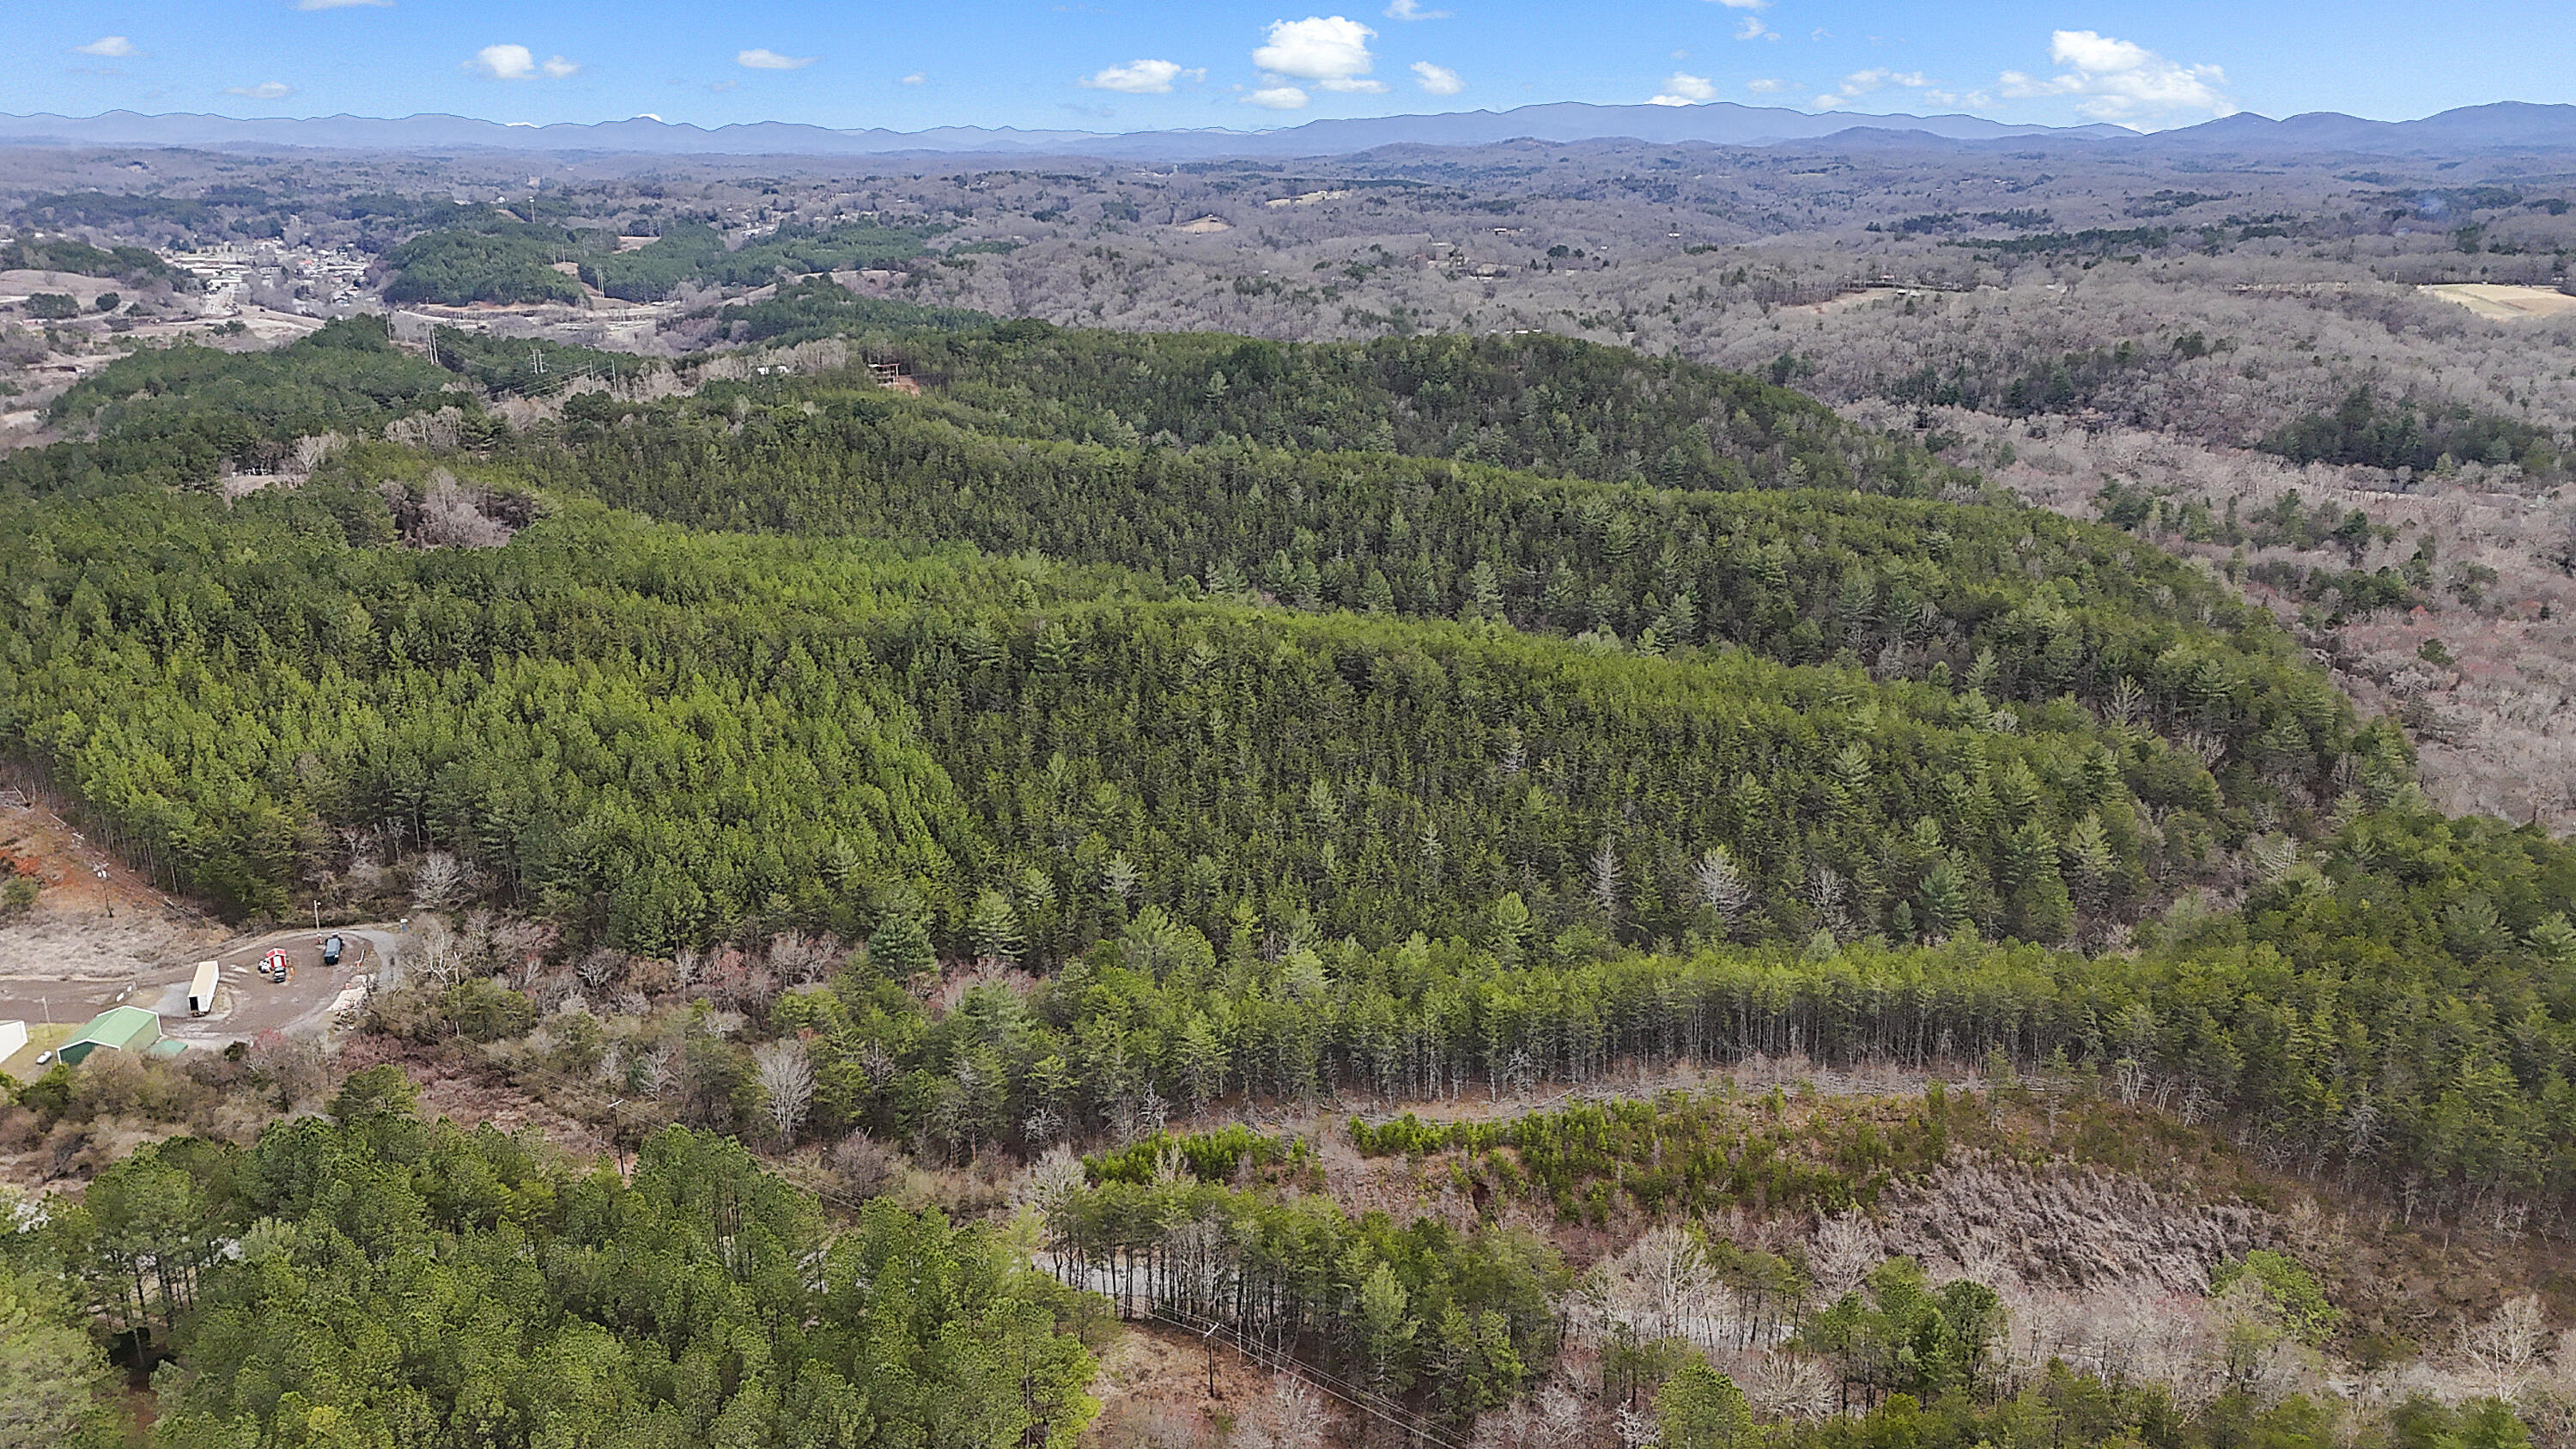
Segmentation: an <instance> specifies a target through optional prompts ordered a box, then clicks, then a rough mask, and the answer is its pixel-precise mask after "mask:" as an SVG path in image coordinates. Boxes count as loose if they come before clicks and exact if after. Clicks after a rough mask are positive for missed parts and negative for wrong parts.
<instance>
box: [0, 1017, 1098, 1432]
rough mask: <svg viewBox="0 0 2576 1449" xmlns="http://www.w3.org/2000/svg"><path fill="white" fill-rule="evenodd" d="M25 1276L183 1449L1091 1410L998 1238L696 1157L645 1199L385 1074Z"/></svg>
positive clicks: (649, 1181)
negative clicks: (90, 1339) (138, 1365)
mask: <svg viewBox="0 0 2576 1449" xmlns="http://www.w3.org/2000/svg"><path fill="white" fill-rule="evenodd" d="M10 1267H15V1268H17V1269H19V1270H21V1271H26V1270H33V1269H40V1268H54V1269H57V1270H59V1271H62V1272H63V1273H64V1274H65V1275H66V1276H67V1277H68V1278H69V1279H70V1280H71V1281H72V1282H73V1283H75V1284H77V1285H78V1287H79V1291H80V1292H81V1294H82V1296H83V1298H84V1299H86V1300H88V1301H89V1302H90V1303H92V1304H94V1305H95V1307H96V1309H97V1311H98V1312H100V1313H101V1314H102V1316H103V1317H104V1318H105V1320H106V1321H107V1323H108V1324H110V1325H112V1326H114V1327H115V1328H116V1329H117V1330H118V1331H120V1332H122V1333H130V1334H138V1335H140V1336H142V1337H143V1338H144V1339H145V1340H159V1341H161V1342H163V1343H165V1344H166V1345H167V1347H168V1349H169V1350H171V1351H173V1352H175V1353H176V1354H177V1355H178V1357H179V1358H180V1360H181V1361H182V1362H184V1363H186V1364H187V1366H188V1370H189V1372H188V1374H187V1377H186V1379H185V1382H184V1386H175V1385H174V1392H172V1393H171V1394H170V1396H168V1397H167V1398H165V1399H164V1400H163V1401H162V1404H161V1411H160V1414H161V1417H160V1424H159V1427H158V1434H159V1436H160V1437H159V1439H158V1441H157V1442H161V1443H167V1444H187V1445H266V1444H315V1445H319V1444H390V1443H401V1444H413V1445H421V1446H455V1449H467V1446H490V1445H529V1446H534V1445H541V1444H596V1445H603V1446H608V1445H614V1446H618V1449H628V1446H633V1449H655V1446H669V1449H682V1446H690V1445H705V1444H745V1445H749V1444H775V1443H798V1444H813V1445H850V1446H856V1445H861V1444H973V1445H1003V1444H1028V1445H1047V1446H1051V1449H1055V1446H1069V1445H1071V1444H1072V1443H1073V1442H1074V1436H1075V1434H1076V1433H1077V1432H1078V1431H1079V1430H1080V1429H1081V1428H1082V1426H1083V1424H1084V1423H1085V1422H1086V1421H1087V1420H1088V1419H1089V1418H1090V1416H1091V1413H1092V1410H1093V1405H1092V1404H1091V1402H1090V1401H1089V1400H1088V1399H1087V1398H1086V1396H1085V1394H1084V1384H1085V1382H1086V1380H1087V1379H1088V1378H1089V1376H1090V1368H1091V1364H1090V1357H1089V1355H1088V1354H1087V1353H1086V1352H1085V1350H1084V1348H1083V1346H1082V1345H1081V1343H1080V1342H1079V1341H1078V1340H1077V1339H1075V1338H1074V1337H1072V1336H1071V1335H1070V1334H1068V1333H1066V1332H1064V1331H1062V1330H1063V1327H1064V1325H1065V1324H1066V1323H1067V1322H1068V1321H1069V1318H1070V1315H1071V1314H1072V1313H1073V1312H1074V1311H1075V1308H1076V1303H1075V1299H1076V1295H1074V1294H1071V1293H1068V1292H1066V1291H1064V1290H1062V1289H1060V1288H1058V1287H1057V1286H1056V1285H1055V1284H1054V1283H1052V1282H1050V1281H1049V1280H1047V1279H1046V1278H1045V1277H1043V1276H1041V1275H1039V1274H1037V1273H1034V1272H1032V1271H1031V1270H1030V1269H1029V1267H1028V1266H1027V1265H1026V1264H1025V1263H1024V1262H1021V1261H1017V1260H1015V1259H1014V1257H1013V1255H1012V1254H1011V1253H1010V1251H1009V1249H1008V1248H1007V1246H1006V1245H1005V1244H1004V1243H1003V1242H1002V1241H1001V1240H1000V1238H999V1236H998V1235H997V1234H996V1233H994V1232H993V1231H992V1230H990V1229H989V1228H986V1227H981V1226H969V1227H963V1228H959V1227H952V1226H951V1225H950V1224H949V1223H947V1222H946V1221H944V1220H942V1219H941V1218H940V1217H939V1216H938V1215H937V1214H935V1213H934V1214H922V1215H916V1214H913V1213H908V1212H905V1211H904V1210H903V1209H901V1208H899V1207H897V1206H895V1204H893V1203H891V1202H886V1201H879V1202H877V1203H874V1204H872V1205H870V1206H868V1207H867V1208H866V1209H865V1210H863V1211H862V1212H861V1213H860V1214H859V1215H858V1218H857V1220H856V1221H855V1222H854V1223H850V1224H848V1225H847V1226H845V1227H841V1228H837V1229H836V1228H834V1227H833V1226H831V1225H830V1224H828V1223H827V1222H826V1221H825V1219H824V1216H823V1213H822V1211H821V1210H820V1205H819V1204H818V1203H817V1202H816V1201H815V1199H814V1197H813V1196H812V1195H811V1194H810V1193H806V1192H801V1191H798V1190H797V1189H795V1188H792V1187H790V1186H788V1185H787V1184H786V1183H784V1182H781V1181H779V1180H778V1179H777V1178H775V1177H772V1176H770V1175H768V1174H766V1173H765V1172H763V1171H762V1170H761V1169H760V1167H759V1166H758V1164H756V1163H755V1162H754V1161H753V1160H752V1159H751V1157H750V1155H749V1154H748V1153H747V1152H745V1151H744V1150H743V1148H742V1147H741V1145H740V1144H738V1143H734V1142H729V1141H725V1140H722V1139H718V1138H711V1137H706V1136H702V1135H699V1134H694V1133H690V1132H688V1131H685V1130H682V1129H673V1130H671V1131H669V1132H667V1133H664V1134H662V1135H659V1136H657V1137H655V1138H654V1139H653V1140H652V1141H650V1142H648V1143H646V1144H645V1145H644V1146H643V1148H642V1150H641V1151H640V1152H639V1153H638V1154H637V1157H636V1161H635V1164H634V1170H633V1173H632V1176H631V1177H628V1176H625V1175H622V1174H621V1173H619V1172H617V1171H614V1170H612V1169H611V1168H610V1167H608V1166H607V1165H604V1164H601V1165H591V1164H584V1163H581V1162H578V1161H573V1160H568V1159H566V1158H564V1157H562V1156H560V1155H559V1154H555V1153H552V1152H550V1151H548V1150H547V1149H545V1148H543V1147H542V1146H540V1145H538V1144H535V1143H533V1142H530V1141H527V1140H524V1139H516V1138H511V1137H506V1136H504V1135H502V1134H500V1133H498V1132H494V1131H491V1130H489V1129H488V1128H487V1129H484V1130H481V1131H476V1132H467V1131H463V1130H461V1129H459V1128H457V1127H456V1126H455V1125H454V1124H452V1123H447V1122H440V1123H437V1124H434V1125H433V1124H429V1123H424V1122H422V1121H421V1120H419V1118H418V1117H416V1116H415V1115H414V1114H413V1112H412V1107H411V1088H410V1086H409V1084H408V1083H407V1082H405V1081H404V1079H403V1077H402V1074H401V1073H400V1071H399V1070H397V1069H395V1068H391V1067H378V1068H374V1069H372V1070H371V1071H367V1072H362V1073H359V1074H358V1075H356V1076H355V1077H353V1078H352V1079H351V1080H350V1081H349V1082H348V1083H347V1084H346V1085H345V1086H343V1087H342V1089H341V1090H340V1092H339V1094H338V1096H337V1098H336V1099H335V1100H334V1101H333V1102H332V1103H331V1112H330V1115H329V1116H327V1117H323V1116H316V1117H308V1118H305V1119H303V1120H301V1121H297V1122H293V1123H285V1124H280V1125H278V1126H276V1127H273V1128H271V1129H269V1130H268V1131H266V1132H264V1133H262V1134H261V1135H260V1137H259V1139H258V1141H257V1142H256V1143H254V1144H253V1145H252V1146H250V1147H249V1148H247V1149H242V1148H235V1147H231V1146H228V1145H226V1144H223V1143H218V1142H206V1141H199V1140H193V1139H182V1140H178V1141H173V1142H168V1143H164V1144H161V1145H159V1146H158V1147H154V1148H147V1149H146V1150H144V1151H142V1152H139V1153H137V1154H135V1155H134V1156H132V1157H129V1158H127V1159H125V1160H124V1161H122V1162H120V1163H118V1164H117V1165H116V1166H115V1167H113V1168H112V1169H110V1170H109V1171H107V1172H105V1173H103V1174H101V1175H100V1176H99V1177H98V1179H97V1180H96V1181H94V1182H92V1183H91V1184H89V1188H88V1191H87V1192H86V1193H85V1194H84V1196H83V1197H82V1199H81V1201H80V1202H79V1203H78V1204H77V1205H75V1206H70V1207H68V1208H66V1209H64V1210H61V1211H59V1212H57V1213H56V1214H54V1215H52V1216H51V1218H50V1220H44V1221H41V1223H40V1224H39V1225H31V1224H29V1223H28V1222H25V1221H11V1220H0V1270H5V1269H7V1268H10ZM10 1327H11V1331H12V1332H13V1333H15V1332H16V1331H17V1328H18V1325H17V1324H16V1323H15V1322H12V1323H11V1325H10ZM85 1387H86V1385H83V1384H80V1383H78V1382H77V1381H76V1380H75V1381H72V1382H66V1383H62V1384H60V1385H58V1386H57V1388H58V1390H59V1391H60V1393H61V1394H62V1396H63V1398H65V1399H70V1398H72V1397H73V1396H74V1395H75V1394H77V1393H78V1392H79V1391H80V1390H81V1389H82V1388H85ZM11 1407H12V1409H13V1410H16V1409H19V1408H21V1407H23V1401H19V1402H13V1403H12V1404H11ZM76 1417H86V1416H82V1415H77V1414H76V1413H74V1412H68V1411H67V1412H64V1413H62V1414H61V1415H60V1416H59V1417H56V1418H54V1419H52V1420H51V1421H50V1422H31V1421H27V1420H19V1421H17V1422H15V1423H13V1425H12V1427H13V1428H17V1427H24V1428H27V1429H30V1430H34V1431H39V1432H43V1431H48V1430H52V1431H57V1432H58V1431H59V1430H60V1429H61V1428H67V1427H70V1425H69V1422H68V1421H70V1420H72V1419H74V1418H76ZM22 1442H30V1443H32V1442H48V1443H54V1442H66V1441H65V1440H56V1439H52V1438H50V1437H49V1438H47V1439H44V1440H42V1441H37V1440H26V1441H22ZM71 1442H81V1441H71ZM86 1442H107V1441H106V1440H105V1439H103V1438H102V1439H99V1440H90V1441H86Z"/></svg>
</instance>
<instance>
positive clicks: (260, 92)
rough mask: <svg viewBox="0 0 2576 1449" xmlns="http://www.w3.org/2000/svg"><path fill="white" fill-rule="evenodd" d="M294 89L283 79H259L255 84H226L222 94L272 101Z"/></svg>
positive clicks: (290, 92)
mask: <svg viewBox="0 0 2576 1449" xmlns="http://www.w3.org/2000/svg"><path fill="white" fill-rule="evenodd" d="M294 89H295V88H294V87H293V86H290V85H288V84H287V83H286V82H284V81H261V82H260V83H259V84H258V85H255V86H226V87H224V94H225V95H228V96H248V97H250V98H251V99H252V100H254V101H273V100H276V99H277V98H278V97H279V96H283V95H289V94H292V93H293V92H294Z"/></svg>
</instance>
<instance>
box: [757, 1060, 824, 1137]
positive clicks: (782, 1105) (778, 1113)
mask: <svg viewBox="0 0 2576 1449" xmlns="http://www.w3.org/2000/svg"><path fill="white" fill-rule="evenodd" d="M751 1061H752V1069H753V1072H754V1074H755V1075H756V1076H757V1077H758V1078H759V1080H760V1090H761V1093H762V1095H763V1097H764V1098H765V1099H766V1101H765V1110H766V1111H767V1112H768V1113H769V1124H770V1125H771V1126H772V1127H775V1128H776V1129H778V1140H779V1142H780V1143H781V1144H783V1145H786V1146H791V1147H792V1146H794V1145H795V1143H796V1129H797V1128H799V1127H802V1126H804V1125H805V1110H806V1109H807V1108H808V1107H810V1106H812V1105H813V1103H814V1059H813V1058H812V1057H811V1056H808V1055H807V1054H806V1051H805V1043H803V1042H801V1041H798V1040H797V1039H795V1038H794V1037H782V1038H780V1039H779V1040H777V1041H773V1042H764V1043H762V1044H761V1045H759V1046H756V1047H754V1048H752V1050H751Z"/></svg>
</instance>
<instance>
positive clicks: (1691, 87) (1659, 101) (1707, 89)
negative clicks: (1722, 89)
mask: <svg viewBox="0 0 2576 1449" xmlns="http://www.w3.org/2000/svg"><path fill="white" fill-rule="evenodd" d="M1716 99H1717V85H1716V83H1715V82H1713V81H1711V80H1710V79H1709V78H1708V77H1707V76H1704V75H1684V74H1682V73H1681V72H1680V71H1674V72H1673V73H1672V74H1671V75H1668V76H1666V77H1664V90H1663V94H1661V95H1657V96H1649V97H1647V98H1646V104H1647V105H1650V106H1695V105H1698V104H1699V103H1700V102H1702V101H1713V100H1716Z"/></svg>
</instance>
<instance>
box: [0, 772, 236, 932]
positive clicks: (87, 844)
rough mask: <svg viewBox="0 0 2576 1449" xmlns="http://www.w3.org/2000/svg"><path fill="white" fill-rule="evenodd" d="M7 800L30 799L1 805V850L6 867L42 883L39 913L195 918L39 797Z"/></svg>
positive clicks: (192, 911) (188, 910) (192, 913)
mask: <svg viewBox="0 0 2576 1449" xmlns="http://www.w3.org/2000/svg"><path fill="white" fill-rule="evenodd" d="M13 788H23V787H13ZM7 798H31V799H32V800H33V803H32V804H29V805H26V806H23V807H12V806H9V805H5V804H0V852H5V855H6V859H7V862H8V865H9V867H10V868H12V869H14V870H16V871H17V872H18V873H19V874H21V875H31V876H34V877H35V878H36V879H37V880H39V881H42V882H43V883H44V887H45V893H44V897H43V900H42V908H43V909H46V910H51V911H56V912H61V913H64V914H102V915H103V914H106V913H109V912H115V913H117V914H120V915H126V914H150V915H154V916H159V915H164V914H179V915H187V916H195V915H196V914H197V913H196V912H195V911H194V910H193V909H191V908H189V907H187V906H184V905H181V904H180V903H178V902H176V901H173V900H172V899H171V898H170V897H168V896H166V895H164V894H162V893H161V891H160V890H159V889H158V888H156V887H155V886H154V885H153V884H152V883H151V882H150V881H148V880H145V879H144V878H143V877H142V876H140V875H137V874H136V873H135V872H134V871H132V870H130V869H128V868H127V867H126V866H125V864H124V863H123V862H121V861H119V860H117V859H116V858H115V857H114V856H111V855H109V854H108V853H107V851H106V850H105V849H103V848H101V847H100V846H99V845H98V844H97V843H95V842H93V841H91V840H89V839H87V838H86V837H84V836H83V835H82V834H81V833H80V832H79V831H78V830H75V829H73V828H72V826H71V824H70V823H69V822H68V821H66V820H64V819H63V817H62V816H61V815H59V814H57V813H56V812H55V811H54V809H53V808H52V806H51V805H50V804H49V803H48V802H47V801H46V800H45V798H44V797H43V796H41V795H36V796H24V795H22V796H18V797H7Z"/></svg>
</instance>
